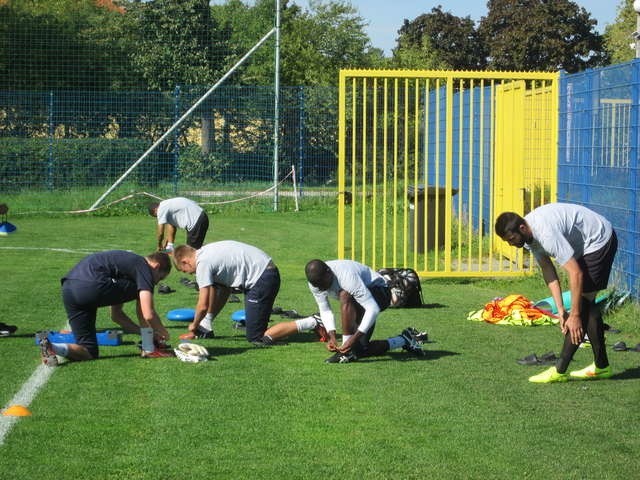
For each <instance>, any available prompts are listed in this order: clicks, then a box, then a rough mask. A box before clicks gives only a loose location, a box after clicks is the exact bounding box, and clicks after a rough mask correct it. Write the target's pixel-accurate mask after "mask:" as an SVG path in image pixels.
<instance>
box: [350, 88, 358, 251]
mask: <svg viewBox="0 0 640 480" xmlns="http://www.w3.org/2000/svg"><path fill="white" fill-rule="evenodd" d="M356 93H357V79H356V78H353V79H352V81H351V119H352V120H351V255H349V258H351V259H352V260H353V259H355V254H356V231H355V228H356V210H357V207H358V192H357V191H356V163H357V155H358V150H357V141H358V136H357V129H358V125H357V124H358V122H357V121H356V120H357V118H358V115H357V95H356Z"/></svg>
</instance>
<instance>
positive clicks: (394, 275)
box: [378, 268, 423, 308]
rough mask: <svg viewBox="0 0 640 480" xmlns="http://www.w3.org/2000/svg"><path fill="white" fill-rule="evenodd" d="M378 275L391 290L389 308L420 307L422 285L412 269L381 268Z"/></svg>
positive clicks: (421, 303)
mask: <svg viewBox="0 0 640 480" xmlns="http://www.w3.org/2000/svg"><path fill="white" fill-rule="evenodd" d="M378 273H379V274H380V275H382V276H383V277H384V279H385V280H386V281H387V285H389V288H390V289H391V305H390V306H391V307H395V308H416V307H422V305H423V302H422V285H420V277H418V274H417V273H416V271H415V270H414V269H413V268H381V269H380V270H378Z"/></svg>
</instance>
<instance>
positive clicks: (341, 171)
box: [338, 70, 347, 258]
mask: <svg viewBox="0 0 640 480" xmlns="http://www.w3.org/2000/svg"><path fill="white" fill-rule="evenodd" d="M345 97H346V76H345V72H344V71H342V70H341V71H340V76H339V79H338V192H339V195H338V258H344V254H345V251H344V248H345V238H344V236H345V218H344V215H345V208H344V200H345V163H346V158H345V155H346V146H345V141H346V132H347V129H346V120H345V117H346V98H345Z"/></svg>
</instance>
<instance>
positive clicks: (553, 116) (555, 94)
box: [529, 73, 560, 263]
mask: <svg viewBox="0 0 640 480" xmlns="http://www.w3.org/2000/svg"><path fill="white" fill-rule="evenodd" d="M559 97H560V73H556V74H555V76H554V78H553V79H552V80H551V112H550V123H551V145H552V148H551V155H550V159H551V165H552V166H551V175H550V177H551V178H550V184H551V198H550V201H551V202H557V201H558V148H557V145H558V115H560V98H559ZM529 263H532V262H529Z"/></svg>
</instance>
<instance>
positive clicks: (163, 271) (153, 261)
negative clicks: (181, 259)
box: [146, 252, 171, 283]
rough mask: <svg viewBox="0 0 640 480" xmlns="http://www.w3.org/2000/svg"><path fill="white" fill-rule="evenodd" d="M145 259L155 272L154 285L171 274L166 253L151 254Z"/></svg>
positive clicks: (169, 260) (169, 261)
mask: <svg viewBox="0 0 640 480" xmlns="http://www.w3.org/2000/svg"><path fill="white" fill-rule="evenodd" d="M146 258H147V262H148V263H149V265H151V268H152V269H153V270H154V272H155V275H154V278H155V279H156V283H157V282H159V281H160V280H163V279H165V278H167V276H168V275H169V273H171V259H170V258H169V255H167V254H166V253H164V252H153V253H151V254H149V255H147V257H146Z"/></svg>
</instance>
